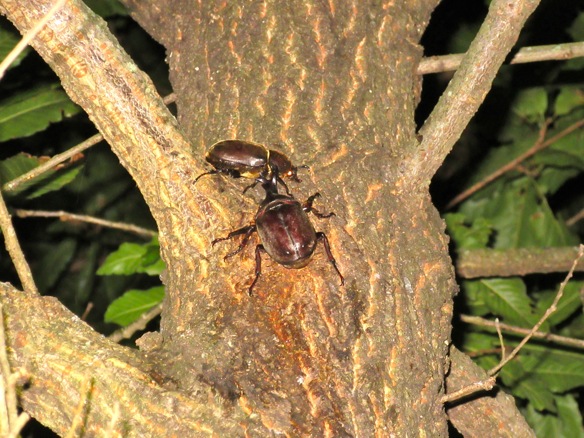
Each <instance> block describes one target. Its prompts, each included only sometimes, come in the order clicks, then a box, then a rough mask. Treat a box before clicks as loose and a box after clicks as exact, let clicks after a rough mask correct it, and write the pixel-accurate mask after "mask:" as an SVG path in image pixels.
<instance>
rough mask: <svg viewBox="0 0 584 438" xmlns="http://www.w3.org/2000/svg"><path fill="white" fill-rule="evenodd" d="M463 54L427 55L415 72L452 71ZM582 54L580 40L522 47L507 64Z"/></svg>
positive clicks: (563, 59)
mask: <svg viewBox="0 0 584 438" xmlns="http://www.w3.org/2000/svg"><path fill="white" fill-rule="evenodd" d="M464 56H465V54H464V53H456V54H452V55H442V56H428V57H426V58H424V59H422V61H420V65H419V66H418V70H417V73H418V74H419V75H427V74H431V73H441V72H445V71H454V70H456V69H457V68H458V67H459V66H460V64H461V62H462V60H463V59H464ZM582 56H584V42H582V41H579V42H577V43H565V44H550V45H547V46H533V47H522V48H521V49H519V51H518V52H517V53H516V54H515V55H514V56H513V58H511V61H509V64H527V63H530V62H541V61H565V60H567V59H573V58H580V57H582Z"/></svg>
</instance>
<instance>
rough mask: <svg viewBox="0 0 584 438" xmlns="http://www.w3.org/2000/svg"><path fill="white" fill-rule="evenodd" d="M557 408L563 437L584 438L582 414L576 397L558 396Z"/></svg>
mask: <svg viewBox="0 0 584 438" xmlns="http://www.w3.org/2000/svg"><path fill="white" fill-rule="evenodd" d="M556 406H557V407H558V417H559V422H560V425H561V428H562V436H569V437H570V438H584V427H582V413H581V412H580V408H579V406H578V402H576V400H575V398H574V396H572V395H570V394H568V395H565V396H556Z"/></svg>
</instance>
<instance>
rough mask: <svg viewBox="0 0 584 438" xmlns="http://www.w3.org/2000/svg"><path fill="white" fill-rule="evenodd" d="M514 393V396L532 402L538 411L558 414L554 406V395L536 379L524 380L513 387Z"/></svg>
mask: <svg viewBox="0 0 584 438" xmlns="http://www.w3.org/2000/svg"><path fill="white" fill-rule="evenodd" d="M512 393H513V395H514V396H517V397H521V398H524V399H527V400H529V401H530V403H531V404H532V405H533V407H534V408H535V409H537V410H538V411H543V410H544V409H545V410H548V411H550V412H556V405H555V404H554V395H553V394H552V393H551V392H550V391H549V389H548V388H546V386H545V385H543V384H542V383H541V382H538V381H536V380H534V379H522V380H519V382H518V383H517V384H516V385H515V386H513V388H512Z"/></svg>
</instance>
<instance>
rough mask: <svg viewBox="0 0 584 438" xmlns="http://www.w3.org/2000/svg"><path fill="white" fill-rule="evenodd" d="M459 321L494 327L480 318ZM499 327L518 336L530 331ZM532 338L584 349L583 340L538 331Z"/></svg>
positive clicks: (461, 316) (473, 317)
mask: <svg viewBox="0 0 584 438" xmlns="http://www.w3.org/2000/svg"><path fill="white" fill-rule="evenodd" d="M460 320H461V321H463V322H466V323H467V324H473V325H476V326H479V327H491V328H495V327H496V324H495V323H494V322H493V321H489V320H488V319H484V318H481V317H480V316H470V315H460ZM499 327H500V328H501V330H503V331H506V332H509V333H516V334H518V335H528V334H529V333H531V329H526V328H521V327H516V326H513V325H509V324H505V323H499ZM533 337H534V338H537V339H544V340H546V341H549V342H553V343H556V344H561V345H566V346H568V347H574V348H581V349H584V340H582V339H576V338H568V337H566V336H560V335H554V334H551V333H545V332H539V331H537V332H535V333H533Z"/></svg>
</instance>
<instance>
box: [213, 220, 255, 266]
mask: <svg viewBox="0 0 584 438" xmlns="http://www.w3.org/2000/svg"><path fill="white" fill-rule="evenodd" d="M255 230H256V226H255V224H254V225H248V226H247V227H243V228H240V229H238V230H235V231H232V232H231V233H229V234H228V235H227V236H225V237H220V238H219V239H215V240H213V241H212V242H211V245H215V244H216V243H217V242H222V241H224V240H229V239H232V238H234V237H235V236H239V235H240V234H245V236H243V239H242V240H241V243H240V244H239V246H238V247H237V248H235V249H234V250H233V251H231V252H229V253H227V255H226V256H225V257H223V260H225V259H228V258H229V257H233V256H234V255H235V254H237V253H238V252H240V251H241V250H243V248H245V245H247V242H249V238H250V237H251V235H252V234H253V232H254V231H255Z"/></svg>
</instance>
